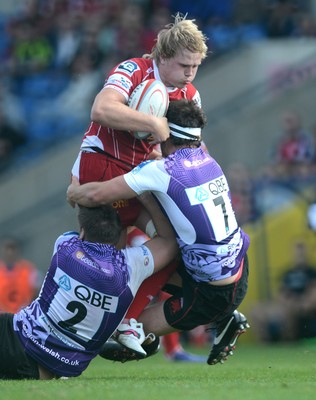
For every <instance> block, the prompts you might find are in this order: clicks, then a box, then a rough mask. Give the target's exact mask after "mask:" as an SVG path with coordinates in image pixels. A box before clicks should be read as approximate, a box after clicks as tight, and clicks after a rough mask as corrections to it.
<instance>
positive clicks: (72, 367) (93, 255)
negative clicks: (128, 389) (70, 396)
mask: <svg viewBox="0 0 316 400" xmlns="http://www.w3.org/2000/svg"><path fill="white" fill-rule="evenodd" d="M153 271H154V261H153V257H152V254H151V252H150V250H149V249H148V248H147V247H146V246H140V247H134V248H127V249H124V250H117V249H116V248H115V247H114V246H111V245H106V244H98V243H91V242H87V241H82V240H80V239H79V237H78V234H77V233H75V232H68V233H66V234H64V235H62V236H60V237H59V238H58V239H57V241H56V243H55V247H54V254H53V257H52V261H51V265H50V267H49V270H48V272H47V274H46V277H45V280H44V283H43V285H42V288H41V291H40V294H39V296H38V298H37V299H35V300H34V301H33V302H32V303H31V304H30V305H29V306H28V307H25V308H24V309H22V310H21V311H20V312H19V313H17V314H16V315H15V316H14V330H15V331H16V333H17V334H18V336H19V338H20V340H21V342H22V344H23V346H24V348H25V351H26V352H27V353H28V354H29V355H30V356H31V357H32V358H33V359H34V360H36V361H37V362H38V363H40V364H41V365H43V366H44V367H46V368H47V369H48V370H49V371H51V372H53V373H54V374H56V375H58V376H78V375H80V374H81V373H82V371H84V370H85V369H86V368H87V366H88V365H89V363H90V361H91V360H92V359H93V358H94V357H95V356H96V355H97V354H98V353H99V350H100V347H101V345H102V344H103V343H104V342H106V340H107V339H108V338H109V337H110V336H111V335H112V333H113V332H114V331H115V329H116V328H117V326H118V325H119V324H120V322H121V321H122V319H123V318H124V316H125V314H126V311H127V309H128V307H129V306H130V304H131V302H132V300H133V298H134V296H135V294H136V292H137V290H138V288H139V286H140V285H141V283H142V282H143V281H144V280H145V279H146V278H147V277H148V276H150V275H151V274H152V273H153Z"/></svg>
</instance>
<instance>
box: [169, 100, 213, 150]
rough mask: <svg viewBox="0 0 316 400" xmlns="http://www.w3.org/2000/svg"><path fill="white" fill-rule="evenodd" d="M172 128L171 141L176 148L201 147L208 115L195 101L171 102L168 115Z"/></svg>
mask: <svg viewBox="0 0 316 400" xmlns="http://www.w3.org/2000/svg"><path fill="white" fill-rule="evenodd" d="M166 117H167V119H168V124H169V128H170V137H169V139H168V140H169V141H170V142H171V143H172V144H173V145H174V146H188V147H189V146H194V147H199V146H200V145H201V140H202V129H203V128H204V126H205V125H206V123H207V119H206V115H205V114H204V111H203V110H202V108H200V107H199V106H198V105H197V104H196V103H195V102H194V101H193V100H186V99H181V100H174V101H170V104H169V108H168V111H167V115H166Z"/></svg>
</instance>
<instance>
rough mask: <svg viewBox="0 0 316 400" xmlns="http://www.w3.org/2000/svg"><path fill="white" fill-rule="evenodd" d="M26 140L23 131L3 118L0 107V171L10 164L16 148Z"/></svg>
mask: <svg viewBox="0 0 316 400" xmlns="http://www.w3.org/2000/svg"><path fill="white" fill-rule="evenodd" d="M26 142H27V139H26V137H25V136H24V135H23V133H22V132H20V131H19V130H18V129H17V128H16V127H15V126H14V125H12V124H11V123H10V122H9V121H8V120H7V119H6V118H5V116H4V112H3V110H2V109H1V108H0V173H1V172H3V171H5V170H7V169H8V168H9V167H10V166H11V163H12V162H13V160H14V156H15V154H16V153H17V151H18V149H19V148H21V147H22V146H23V145H24V144H26Z"/></svg>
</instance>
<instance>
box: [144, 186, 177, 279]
mask: <svg viewBox="0 0 316 400" xmlns="http://www.w3.org/2000/svg"><path fill="white" fill-rule="evenodd" d="M138 199H139V200H140V201H141V203H142V204H143V206H144V207H145V209H146V210H147V212H148V214H149V215H150V217H151V219H152V221H153V222H154V225H155V227H156V231H157V236H155V237H154V238H153V239H151V240H148V241H147V242H146V243H145V246H146V247H148V248H149V249H150V251H151V253H152V255H153V257H154V264H155V268H154V271H155V272H157V271H160V270H161V269H162V268H164V267H165V266H166V265H167V264H168V263H169V262H171V261H172V260H173V259H174V258H175V257H176V255H177V253H178V251H179V248H178V245H177V241H176V236H175V233H174V230H173V228H172V226H171V224H170V222H169V220H168V218H167V217H166V216H165V215H164V214H163V212H162V211H161V209H160V207H159V205H158V203H157V201H156V200H155V198H154V197H153V195H152V194H151V193H150V192H145V193H143V194H141V195H140V196H138Z"/></svg>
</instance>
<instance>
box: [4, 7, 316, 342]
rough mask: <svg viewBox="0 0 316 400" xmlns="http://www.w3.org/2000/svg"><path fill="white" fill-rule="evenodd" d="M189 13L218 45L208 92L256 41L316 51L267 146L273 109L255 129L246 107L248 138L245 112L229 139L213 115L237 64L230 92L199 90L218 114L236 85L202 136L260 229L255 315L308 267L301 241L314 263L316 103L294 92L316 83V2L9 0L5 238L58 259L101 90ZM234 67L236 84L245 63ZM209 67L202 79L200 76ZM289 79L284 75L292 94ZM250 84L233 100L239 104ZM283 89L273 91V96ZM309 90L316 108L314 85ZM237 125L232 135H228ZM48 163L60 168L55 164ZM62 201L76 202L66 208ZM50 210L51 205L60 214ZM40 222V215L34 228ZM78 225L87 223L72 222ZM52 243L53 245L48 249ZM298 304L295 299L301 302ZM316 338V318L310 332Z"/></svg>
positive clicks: (246, 215) (250, 223) (243, 214)
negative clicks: (57, 244) (53, 252)
mask: <svg viewBox="0 0 316 400" xmlns="http://www.w3.org/2000/svg"><path fill="white" fill-rule="evenodd" d="M178 11H179V12H182V13H183V14H188V18H190V19H195V20H196V22H197V24H198V25H199V27H200V29H201V30H202V31H203V32H204V33H205V35H206V36H207V38H208V47H209V50H210V52H209V55H208V57H207V59H206V61H204V63H203V64H202V66H201V67H200V71H199V73H198V76H197V78H196V81H195V83H196V86H197V87H198V88H199V85H200V87H201V88H202V86H203V87H204V82H206V81H207V80H208V78H211V76H212V73H213V72H212V71H216V70H220V69H222V70H224V69H225V68H228V67H226V66H227V65H229V64H230V65H232V60H234V62H235V63H236V62H237V61H236V60H238V56H239V57H243V55H244V53H243V51H244V49H247V48H249V47H251V46H260V45H266V44H269V45H270V46H273V44H274V43H278V45H279V46H281V48H282V46H284V47H285V46H286V43H294V45H293V46H294V47H293V49H294V51H293V57H294V56H295V49H297V48H300V49H302V48H303V47H304V46H307V47H308V49H309V52H310V54H311V55H310V56H309V57H308V60H307V58H306V60H307V61H306V60H304V59H303V58H302V60H301V61H300V64H299V66H298V67H296V70H295V72H296V75H295V79H296V78H297V77H299V83H297V82H296V81H295V84H293V81H292V80H291V79H292V78H293V77H292V75H290V77H289V75H287V77H286V79H287V80H286V85H287V86H286V88H285V89H286V90H288V87H290V91H291V92H290V95H291V96H292V97H293V98H294V99H295V98H296V99H297V102H296V103H295V101H294V102H292V103H290V104H288V103H287V102H286V101H285V100H284V102H283V103H282V104H281V106H280V107H279V108H278V109H279V110H280V112H278V113H277V115H276V117H275V118H274V119H273V121H274V122H273V123H274V125H273V123H272V125H271V118H270V125H269V127H268V125H267V126H266V129H267V130H269V134H268V133H267V135H266V137H269V141H268V142H267V146H266V147H265V148H262V146H261V147H260V145H259V146H257V148H256V150H255V151H253V150H252V149H253V148H255V147H254V146H255V144H256V142H257V140H259V131H260V135H261V137H265V133H264V134H262V132H264V127H265V123H264V121H265V120H264V118H263V117H264V109H261V110H260V122H258V124H257V126H256V125H255V123H256V121H255V118H254V115H255V114H247V113H246V114H245V118H246V119H247V121H248V122H249V121H251V122H253V125H254V126H255V128H254V129H252V135H251V139H250V140H246V139H245V138H243V137H242V136H241V135H239V136H238V132H239V131H242V130H243V126H242V123H241V122H240V121H239V124H238V126H237V125H234V126H233V127H232V125H233V124H231V125H229V129H225V132H228V133H226V136H224V134H223V135H222V136H220V135H219V133H217V136H216V126H217V125H219V123H218V122H217V125H216V121H217V120H220V119H221V120H222V121H225V122H226V123H227V121H229V120H230V118H232V117H231V115H232V114H231V113H230V110H231V108H229V107H228V105H229V104H228V101H229V83H228V82H229V80H230V79H234V74H232V73H230V76H229V77H227V79H228V80H227V81H225V80H222V81H220V82H218V85H219V87H222V88H220V89H218V88H217V89H215V88H214V86H213V87H212V86H211V87H210V88H209V89H208V91H207V92H205V90H206V89H205V87H204V93H202V104H203V106H205V107H206V108H207V110H208V108H210V106H209V104H210V102H212V101H213V99H215V98H219V97H220V95H223V93H222V92H224V91H225V92H228V94H227V96H226V100H225V101H226V107H225V108H221V109H218V108H216V107H215V106H214V107H213V108H212V109H211V110H208V111H209V115H210V123H209V130H208V131H207V135H209V136H207V138H205V141H206V143H207V145H208V147H209V149H210V152H211V154H212V155H213V156H214V157H215V158H217V153H216V149H217V148H221V150H220V151H219V152H218V155H219V161H220V162H223V166H224V169H225V172H226V174H227V176H228V179H229V183H230V187H231V192H232V198H233V203H234V206H235V210H236V215H237V218H238V220H239V222H240V224H242V225H243V226H244V228H245V230H246V231H248V232H249V233H250V235H251V239H252V246H251V252H250V257H251V266H252V268H253V269H254V270H255V271H254V272H253V273H252V277H251V282H250V283H251V288H250V294H249V296H248V298H249V300H248V302H247V304H246V310H245V311H246V312H252V311H253V310H257V308H256V307H259V306H260V307H261V306H262V305H263V303H265V302H266V301H272V300H273V301H274V299H275V296H277V294H278V293H279V290H280V288H281V286H282V285H281V282H282V279H283V278H282V276H283V274H285V273H286V272H288V271H289V270H290V269H291V268H292V267H294V266H296V265H297V264H298V265H300V263H299V262H298V260H297V258H298V255H297V252H296V251H294V249H296V248H297V245H298V244H299V245H302V246H303V247H304V256H303V255H302V253H299V255H301V261H302V259H303V261H304V262H303V264H304V265H305V266H306V265H308V266H309V267H311V268H312V269H313V268H314V269H316V250H315V248H316V237H315V231H316V221H315V220H316V212H315V206H314V203H316V189H315V187H316V185H315V184H316V113H314V114H313V112H310V111H308V118H306V116H307V111H306V110H307V109H306V107H305V103H303V102H301V103H300V102H299V100H298V95H297V94H296V92H295V91H296V90H300V93H301V92H303V91H304V90H303V89H304V88H303V89H302V84H306V85H308V87H312V86H311V85H312V84H315V76H316V68H315V66H314V65H316V63H315V61H316V45H315V43H314V42H315V39H316V1H312V0H297V1H294V0H221V1H216V0H204V1H203V0H195V1H187V0H181V1H179V0H11V1H5V0H0V197H1V198H2V200H1V202H2V204H1V209H2V214H3V215H2V216H1V218H0V230H1V231H0V235H1V238H3V239H5V238H6V237H7V236H11V235H15V236H16V237H18V239H19V240H20V241H21V242H22V244H23V245H24V247H23V249H24V252H25V254H26V256H27V257H28V258H31V259H32V260H34V262H35V263H36V265H37V266H38V268H39V270H42V271H45V269H46V266H47V265H48V260H49V258H50V252H49V250H47V249H49V248H50V247H52V244H53V240H54V239H55V237H56V236H57V235H58V234H60V233H62V232H63V229H64V230H67V227H66V226H65V227H64V226H63V225H62V223H61V222H65V221H67V223H68V221H72V218H73V210H72V209H70V207H68V206H67V205H66V204H65V202H66V200H65V190H66V187H67V182H68V180H69V176H70V169H71V166H72V163H73V161H74V159H75V155H76V154H77V152H78V150H79V145H80V140H81V138H82V136H83V133H84V131H85V130H86V128H87V126H88V124H89V119H90V110H91V105H92V101H93V99H94V97H95V95H96V94H97V92H98V91H99V90H100V89H101V87H102V85H103V82H104V79H105V77H106V75H107V73H108V72H109V70H110V68H112V67H113V66H114V65H115V64H116V63H117V62H119V61H121V60H124V59H127V58H130V57H140V56H142V55H143V54H145V53H150V51H151V48H152V46H153V45H154V39H155V37H156V34H157V32H158V31H159V30H160V29H161V28H162V27H163V26H165V25H167V24H168V23H170V22H172V20H173V19H172V15H175V13H176V12H178ZM280 43H281V45H280ZM295 46H296V47H295ZM297 46H299V47H297ZM313 46H315V48H314V47H313ZM271 48H272V47H271ZM279 48H280V47H279ZM304 48H305V47H304ZM310 48H311V49H312V50H310ZM256 61H257V62H258V63H259V61H258V60H256ZM252 62H253V61H252ZM236 65H237V64H236ZM306 71H308V77H307V78H306V79H305V77H306ZM234 73H236V76H237V78H236V80H238V74H239V71H237V69H236V70H235V71H234ZM199 74H201V76H203V83H200V82H199ZM304 74H305V75H304ZM273 77H274V80H271V79H270V80H269V82H268V84H267V82H266V81H265V82H264V87H265V88H266V87H267V85H268V86H269V89H270V91H271V87H272V86H273V85H274V86H273V90H274V92H273V93H274V95H275V90H276V87H277V89H278V90H279V89H280V75H277V74H274V75H273ZM283 78H284V76H282V79H283ZM303 78H304V79H303ZM289 81H291V82H290V83H289ZM282 82H283V84H284V79H283V80H282ZM306 82H307V83H306ZM271 85H272V86H271ZM260 87H261V88H262V84H261V86H260ZM256 88H257V86H256ZM285 89H284V85H283V86H282V93H283V95H284V93H285V97H286V95H287V93H288V92H286V90H285ZM265 90H266V89H265ZM305 91H307V89H305ZM201 92H203V90H201ZM205 93H206V94H207V95H206V96H205V95H204V94H205ZM245 93H246V92H243V93H242V95H239V97H238V96H236V94H235V93H231V94H230V96H231V98H233V100H234V102H235V103H238V104H239V106H240V104H243V101H244V98H245ZM251 93H252V96H254V97H253V98H254V99H255V100H256V102H258V100H260V96H261V94H262V91H260V90H254V88H252V92H251ZM278 93H279V92H278ZM297 93H298V92H297ZM311 96H313V95H311ZM274 99H275V97H273V96H272V97H271V96H270V104H272V102H273V101H274ZM311 99H312V100H313V99H314V106H312V100H309V106H310V107H311V109H312V108H313V107H314V108H315V104H316V95H314V98H313V97H311ZM235 103H234V104H235ZM271 107H272V106H271ZM223 110H224V111H223ZM281 110H282V111H281ZM270 116H271V114H270ZM266 117H267V118H268V117H269V112H267V115H266ZM259 125H260V126H259ZM271 126H272V128H271ZM212 128H213V130H214V136H212ZM224 128H225V126H224ZM224 128H223V129H224ZM259 128H260V129H259ZM218 132H221V131H220V129H219V130H218ZM227 135H230V137H234V138H233V139H229V140H228V139H227ZM235 135H237V137H236V136H235ZM215 142H216V143H215ZM213 143H214V146H213ZM68 145H69V146H70V147H69V148H71V149H72V151H71V152H70V154H68V156H65V157H64V158H63V159H62V160H63V161H62V162H61V161H60V159H54V158H52V153H55V154H62V151H63V150H65V151H66V150H67V149H68V147H67V146H68ZM236 146H237V147H236ZM238 146H240V147H242V148H243V149H244V151H245V153H243V154H247V148H248V146H249V148H251V149H250V150H248V155H247V157H239V158H238V157H233V156H232V155H234V156H235V155H236V153H238ZM258 147H259V148H258ZM213 149H214V151H212V150H213ZM224 152H225V157H224V156H223V153H224ZM240 154H241V153H240ZM221 158H222V159H221ZM256 158H257V159H258V160H259V159H263V160H264V161H263V162H261V163H260V165H259V163H258V165H256V163H255V162H254V161H252V162H251V163H250V162H248V161H250V159H256ZM48 159H50V160H51V161H50V164H45V161H46V160H48ZM65 160H66V161H65ZM57 166H58V167H59V168H60V169H61V171H62V174H63V175H64V177H65V180H64V181H62V183H60V182H57V180H56V179H57V177H58V175H60V174H61V172H60V171H59V170H58V168H57ZM32 168H33V169H32ZM34 168H37V169H34ZM22 171H23V173H25V174H27V175H23V174H22ZM22 175H23V176H22ZM21 176H22V178H21V179H22V180H21V179H20V180H19V178H20V177H21ZM54 187H55V188H56V190H55V191H53V188H54ZM57 187H58V188H57ZM31 195H32V196H33V197H31ZM34 199H36V201H35V200H34ZM61 204H62V206H61ZM63 207H68V208H67V211H64V208H63ZM71 213H72V214H71ZM48 214H53V216H54V223H53V222H51V220H49V219H48ZM70 214H71V217H69V215H70ZM65 215H66V216H67V217H69V218H66V217H65ZM30 220H33V221H34V224H32V225H30ZM73 220H74V219H73ZM58 221H59V223H58ZM68 228H69V229H68V230H70V229H74V228H76V226H69V224H68ZM44 240H45V241H46V242H48V245H47V246H46V247H45V245H44V244H42V243H43V242H42V241H44ZM49 246H50V247H49ZM301 264H302V263H301ZM310 281H311V282H312V283H313V285H314V286H315V277H314V276H312V274H311V275H308V282H310ZM302 291H303V290H301V291H300V293H299V294H297V293H298V292H299V291H297V292H296V295H298V296H299V295H301V293H302ZM285 297H288V296H285ZM309 299H313V300H308V303H309V304H310V303H311V302H312V307H311V309H309V311H308V312H309V314H308V317H311V318H312V320H313V321H314V323H315V321H316V296H314V297H313V295H309ZM275 301H276V302H277V301H278V300H275ZM299 301H300V298H299V297H297V298H296V297H295V301H294V302H295V303H298V302H299ZM304 301H305V300H304ZM305 302H306V301H305ZM257 303H258V304H257ZM285 308H288V307H287V306H286V307H285ZM270 309H271V307H270ZM291 309H292V310H293V307H292V308H291ZM260 312H261V311H260ZM278 312H279V313H280V312H282V310H281V311H280V309H278ZM300 313H301V311H300ZM262 314H264V312H262ZM278 315H279V314H276V315H273V318H274V320H273V321H272V322H271V321H269V324H270V325H269V328H267V329H268V330H267V332H268V333H266V336H264V338H263V336H262V335H261V337H260V338H261V339H262V340H280V339H282V338H283V336H282V334H281V333H280V329H281V328H280V327H279V326H277V323H276V322H275V321H277V320H279V321H280V320H281V319H280V317H279V316H278ZM300 316H301V314H300ZM291 318H292V316H291ZM293 318H294V316H293ZM295 318H296V319H297V314H296V317H295ZM306 318H307V317H306ZM253 319H254V320H255V319H256V313H254V317H253ZM295 321H296V320H295ZM250 322H251V320H250ZM274 322H275V323H274ZM260 323H263V322H262V321H260ZM291 323H293V324H296V323H297V324H298V323H299V322H293V321H292V320H291ZM300 323H301V322H300ZM258 324H259V322H258ZM257 326H258V325H257ZM260 326H261V325H260ZM266 326H268V322H267V323H266ZM291 326H292V325H291ZM295 326H296V328H295V329H296V330H297V329H298V328H297V325H295ZM278 329H279V330H278ZM293 329H294V328H293ZM293 329H292V331H293ZM261 332H263V328H262V329H261ZM295 332H296V331H295ZM269 335H270V336H269ZM314 335H315V336H316V327H315V329H314V330H313V331H312V333H309V336H314ZM258 336H260V335H259V334H258ZM293 337H295V338H297V336H295V335H292V336H291V340H292V339H293ZM267 338H269V339H267Z"/></svg>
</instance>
